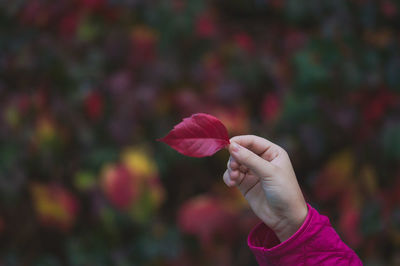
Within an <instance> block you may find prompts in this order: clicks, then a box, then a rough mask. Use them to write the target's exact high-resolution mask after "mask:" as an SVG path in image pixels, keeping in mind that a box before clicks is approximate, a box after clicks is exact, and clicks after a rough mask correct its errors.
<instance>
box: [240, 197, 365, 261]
mask: <svg viewBox="0 0 400 266" xmlns="http://www.w3.org/2000/svg"><path fill="white" fill-rule="evenodd" d="M307 206H308V214H307V218H306V220H305V221H304V223H303V225H302V226H301V227H300V228H299V230H297V232H296V233H295V234H294V235H292V236H291V237H290V238H289V239H288V240H286V241H284V242H283V243H280V241H279V239H278V238H277V237H276V235H275V234H274V232H273V231H272V230H271V229H270V228H269V227H267V226H266V225H265V224H264V223H260V224H258V225H257V226H256V227H255V228H254V229H253V230H252V231H251V232H250V234H249V237H248V239H247V244H248V245H249V247H250V249H251V251H252V252H253V253H254V255H255V257H256V260H257V262H258V264H259V265H261V266H266V265H362V262H361V260H360V259H359V258H358V256H357V255H356V253H355V252H354V251H353V250H351V249H350V248H349V247H348V246H346V244H344V243H343V241H342V240H341V239H340V237H339V236H338V234H337V233H336V232H335V230H334V229H333V228H332V226H331V224H330V222H329V219H328V218H327V217H326V216H324V215H321V214H319V213H318V212H317V211H316V210H315V209H314V208H313V207H311V206H310V205H309V204H307Z"/></svg>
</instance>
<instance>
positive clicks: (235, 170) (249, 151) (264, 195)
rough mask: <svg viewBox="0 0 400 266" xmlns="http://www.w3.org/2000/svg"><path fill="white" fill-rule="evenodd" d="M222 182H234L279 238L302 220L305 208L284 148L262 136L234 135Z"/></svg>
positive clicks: (297, 226) (285, 238) (284, 238)
mask: <svg viewBox="0 0 400 266" xmlns="http://www.w3.org/2000/svg"><path fill="white" fill-rule="evenodd" d="M230 141H231V144H230V145H229V153H230V154H231V156H230V158H229V161H228V164H227V166H228V169H227V170H226V171H225V173H224V177H223V178H224V182H225V183H226V185H228V186H229V187H232V186H237V187H238V188H239V190H240V192H241V193H242V194H243V196H244V197H245V198H246V200H247V201H248V203H249V205H250V207H251V208H252V210H253V211H254V212H255V214H256V215H257V216H258V217H259V218H260V219H261V220H262V221H263V222H264V223H265V224H266V225H267V226H268V227H269V228H271V229H272V230H273V231H274V232H275V234H276V235H277V237H278V238H279V240H280V241H281V242H283V241H285V240H287V239H288V238H289V237H290V236H291V235H293V234H294V233H295V232H296V231H297V230H298V229H299V228H300V226H301V225H302V224H303V222H304V220H305V218H306V216H307V212H308V208H307V205H306V202H305V200H304V197H303V194H302V192H301V190H300V187H299V184H298V183H297V179H296V175H295V173H294V171H293V167H292V164H291V162H290V159H289V156H288V154H287V153H286V151H285V150H284V149H282V148H281V147H279V146H278V145H276V144H274V143H272V142H270V141H268V140H266V139H263V138H261V137H257V136H252V135H246V136H237V137H233V138H232V139H231V140H230Z"/></svg>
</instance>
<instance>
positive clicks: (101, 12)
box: [0, 0, 400, 266]
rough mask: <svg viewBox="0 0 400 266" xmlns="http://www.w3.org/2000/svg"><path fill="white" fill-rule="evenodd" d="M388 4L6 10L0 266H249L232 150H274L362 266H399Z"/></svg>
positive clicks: (396, 64) (62, 5) (393, 14)
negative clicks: (265, 145) (200, 123)
mask: <svg viewBox="0 0 400 266" xmlns="http://www.w3.org/2000/svg"><path fill="white" fill-rule="evenodd" d="M399 12H400V2H399V1H393V0H391V1H390V0H382V1H370V0H352V1H351V0H349V1H345V0H335V1H330V0H252V1H239V0H231V1H226V0H220V1H198V0H173V1H172V0H171V1H161V0H151V1H149V0H147V1H141V0H72V1H67V0H59V1H45V0H31V1H23V0H13V1H0V265H5V266H11V265H41V266H42V265H118V266H124V265H130V266H132V265H256V262H255V260H254V259H253V257H252V254H251V253H250V251H249V250H248V247H247V245H246V237H247V234H248V233H249V231H250V230H251V228H252V227H253V226H254V224H255V223H257V219H256V218H255V217H254V215H253V214H252V212H251V211H250V210H249V208H248V206H247V204H246V203H245V202H244V200H243V199H242V197H241V195H240V194H239V193H238V191H236V190H235V189H229V188H227V187H226V186H225V185H224V184H223V181H222V174H223V172H224V171H225V167H226V161H227V160H228V157H229V154H228V153H227V151H225V150H224V151H221V152H218V153H217V154H216V155H214V156H212V157H207V158H200V159H197V158H188V157H184V156H182V155H180V154H179V153H177V152H176V151H174V150H172V149H171V148H170V147H168V146H167V145H165V144H163V143H160V142H157V141H156V139H158V138H160V137H163V136H165V135H166V134H167V133H168V131H169V130H171V129H172V128H173V126H174V125H175V124H177V123H179V122H180V121H181V120H182V118H184V117H187V116H190V115H191V114H193V113H196V112H206V113H210V114H213V115H215V116H217V117H218V118H219V119H220V120H221V121H222V122H223V123H224V124H225V125H226V126H227V128H228V131H229V134H230V135H231V136H235V135H240V134H254V135H259V136H262V137H265V138H267V139H269V140H271V141H273V142H276V143H278V144H279V145H281V146H282V147H284V148H285V149H286V150H287V151H288V153H289V155H290V157H291V159H292V163H293V165H294V167H295V170H296V173H297V177H298V179H299V182H300V184H301V187H302V189H303V191H304V194H305V196H306V198H307V201H308V202H309V203H310V204H311V205H313V206H314V207H315V208H317V210H319V211H320V212H321V213H323V214H326V215H328V216H329V218H330V219H331V222H332V224H333V226H334V227H335V229H336V230H337V232H338V233H339V235H340V236H341V238H342V239H343V240H344V241H345V242H346V243H347V244H348V245H349V246H350V247H351V248H353V249H354V250H355V251H356V252H357V254H358V255H359V256H360V257H361V259H362V260H363V262H364V264H365V265H398V264H399V263H400V253H399V250H400V249H399V245H400V204H399V203H400V196H399V195H400V178H399V175H400V172H399V170H400V169H399V159H400V104H399V103H400V100H399V96H400V94H399V93H400V75H399V73H400V52H399V51H400V49H399V41H400V34H399V31H398V29H399V26H400V25H399Z"/></svg>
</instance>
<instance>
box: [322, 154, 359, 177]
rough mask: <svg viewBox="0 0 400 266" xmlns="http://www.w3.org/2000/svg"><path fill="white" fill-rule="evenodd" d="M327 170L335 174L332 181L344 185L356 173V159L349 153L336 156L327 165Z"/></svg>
mask: <svg viewBox="0 0 400 266" xmlns="http://www.w3.org/2000/svg"><path fill="white" fill-rule="evenodd" d="M325 169H326V170H328V171H329V172H330V171H332V172H334V173H335V178H333V179H332V180H331V182H333V183H334V184H343V183H344V182H346V180H348V179H350V178H351V177H352V175H353V171H354V157H353V154H351V153H350V152H349V151H343V152H340V153H338V154H336V155H335V156H334V157H333V158H332V159H331V160H330V161H329V162H328V164H327V165H326V167H325Z"/></svg>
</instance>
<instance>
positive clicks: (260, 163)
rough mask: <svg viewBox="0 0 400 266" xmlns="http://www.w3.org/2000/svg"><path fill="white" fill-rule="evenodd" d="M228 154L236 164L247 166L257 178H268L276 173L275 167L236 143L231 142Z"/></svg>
mask: <svg viewBox="0 0 400 266" xmlns="http://www.w3.org/2000/svg"><path fill="white" fill-rule="evenodd" d="M229 152H230V154H231V155H232V157H233V158H234V159H235V160H236V161H237V162H238V163H240V164H243V165H245V166H247V168H249V169H250V170H252V171H253V172H254V173H255V174H256V175H257V176H259V177H270V176H272V175H274V173H275V171H276V166H275V165H273V164H271V163H270V162H268V161H267V160H264V159H263V158H261V157H260V156H258V155H257V154H255V153H254V152H252V151H250V150H248V149H246V148H245V147H243V146H241V145H239V144H237V143H236V142H231V144H230V145H229Z"/></svg>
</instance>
